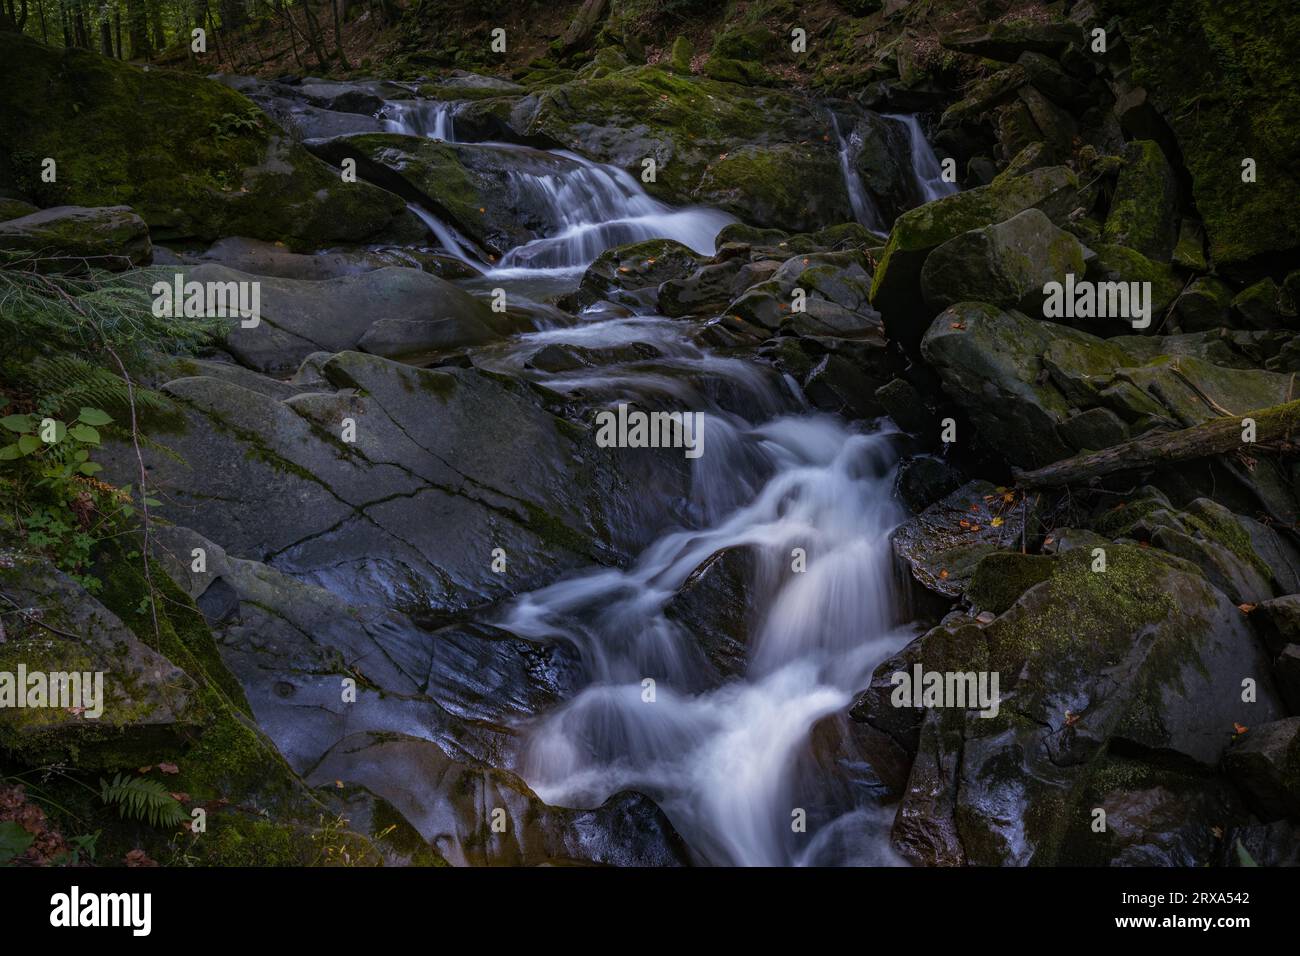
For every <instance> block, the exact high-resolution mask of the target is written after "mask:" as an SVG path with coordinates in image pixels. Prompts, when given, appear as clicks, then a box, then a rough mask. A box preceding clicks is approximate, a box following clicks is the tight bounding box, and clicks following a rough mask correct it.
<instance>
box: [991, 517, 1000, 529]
mask: <svg viewBox="0 0 1300 956" xmlns="http://www.w3.org/2000/svg"><path fill="white" fill-rule="evenodd" d="M989 524H991V525H992V526H993V527H995V528H1001V527H1002V519H1001V518H994V519H993V520H992V521H990V522H989Z"/></svg>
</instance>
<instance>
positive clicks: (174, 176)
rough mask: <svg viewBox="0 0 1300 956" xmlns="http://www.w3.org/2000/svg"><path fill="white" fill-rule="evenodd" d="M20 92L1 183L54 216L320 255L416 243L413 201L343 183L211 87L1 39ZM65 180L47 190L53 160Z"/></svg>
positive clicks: (1, 122)
mask: <svg viewBox="0 0 1300 956" xmlns="http://www.w3.org/2000/svg"><path fill="white" fill-rule="evenodd" d="M0 58H3V59H4V61H5V62H6V63H8V64H9V65H10V70H9V72H10V73H12V75H13V78H14V81H13V83H12V84H11V85H10V87H9V90H8V92H7V96H6V99H7V104H8V105H7V107H6V109H5V110H4V112H3V114H0V186H3V187H7V188H15V189H17V190H18V191H20V192H21V193H23V194H26V195H28V196H29V197H31V198H32V199H34V200H35V201H37V202H38V203H39V204H40V205H42V206H57V205H68V204H74V205H82V206H115V205H129V206H131V207H132V208H133V209H134V210H135V212H136V213H137V214H138V215H139V216H140V217H141V218H143V219H144V221H145V222H147V223H148V224H149V228H150V231H151V233H152V235H153V238H154V240H155V241H165V240H172V239H183V238H196V239H217V238H220V237H222V236H229V235H242V236H251V237H253V238H258V239H271V240H279V241H284V242H286V243H288V244H290V245H292V246H295V247H303V248H315V247H320V246H324V245H329V244H333V243H341V242H366V241H370V240H373V239H378V238H380V237H383V236H386V235H389V236H398V237H400V236H404V235H409V234H410V232H409V220H408V219H407V214H406V211H405V209H404V208H403V203H402V201H401V200H400V199H399V198H398V197H396V196H393V195H391V194H389V193H386V192H384V191H382V190H379V189H376V188H374V187H372V186H369V185H367V184H364V183H344V182H343V181H342V178H341V177H340V175H339V174H338V173H337V172H335V171H333V170H331V169H329V168H328V167H327V166H325V165H324V164H323V163H321V162H319V161H318V160H316V159H315V158H313V157H312V156H311V155H309V154H308V153H307V152H306V151H305V150H304V149H303V148H302V147H301V146H300V145H298V144H297V143H295V142H293V141H292V140H291V139H289V137H288V136H287V135H285V134H283V133H281V132H280V131H279V130H278V129H275V128H273V126H272V124H271V123H270V121H269V120H268V119H267V118H266V117H265V116H264V115H263V114H262V112H261V111H260V110H259V109H258V108H257V107H256V106H254V105H253V104H252V103H251V102H250V101H249V100H247V99H245V98H244V97H243V96H242V95H240V94H239V93H236V92H235V91H234V90H231V89H229V88H228V87H226V86H223V85H222V84H220V83H216V82H213V81H210V80H205V79H201V78H198V77H194V76H192V75H190V74H186V73H179V72H172V71H169V70H159V69H151V70H150V71H149V72H148V73H145V72H144V71H143V70H140V69H138V68H136V67H133V66H129V65H127V64H124V63H121V62H119V61H117V60H112V59H109V58H107V57H103V56H100V55H99V54H96V53H92V52H89V51H86V50H79V49H67V50H57V49H54V48H52V47H47V46H44V45H42V44H40V43H37V42H36V41H34V40H29V39H26V38H24V37H21V36H19V35H18V34H15V33H11V32H0ZM47 157H48V158H50V159H53V160H54V161H55V164H56V171H57V179H56V180H55V181H54V182H44V181H43V178H42V164H43V162H44V160H45V159H46V158H47Z"/></svg>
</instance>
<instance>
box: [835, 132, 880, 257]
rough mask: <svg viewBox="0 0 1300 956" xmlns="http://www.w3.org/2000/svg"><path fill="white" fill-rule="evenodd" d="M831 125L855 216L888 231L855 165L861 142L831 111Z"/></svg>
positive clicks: (875, 227) (845, 185) (872, 229)
mask: <svg viewBox="0 0 1300 956" xmlns="http://www.w3.org/2000/svg"><path fill="white" fill-rule="evenodd" d="M831 126H832V128H834V130H835V138H836V139H837V140H839V144H840V173H841V175H843V177H844V187H845V189H847V190H848V193H849V205H850V206H851V207H852V208H853V218H854V219H856V220H857V221H858V222H859V223H860V224H861V225H863V226H866V227H867V228H868V229H870V230H871V231H872V232H876V233H881V234H884V233H888V232H889V226H888V225H887V224H886V223H885V218H884V216H882V215H881V214H880V209H879V207H877V206H876V201H875V200H874V199H872V198H871V193H870V192H868V191H867V186H866V184H865V183H864V182H863V181H862V175H861V174H860V173H859V172H858V171H857V169H856V168H855V167H854V165H853V158H854V157H855V156H856V155H857V152H858V150H859V148H861V145H862V144H861V143H857V142H855V141H854V134H852V133H850V134H849V135H848V136H845V135H844V131H843V130H842V129H840V118H839V117H838V116H836V115H835V112H834V111H833V110H832V111H831Z"/></svg>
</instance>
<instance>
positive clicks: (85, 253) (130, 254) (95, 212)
mask: <svg viewBox="0 0 1300 956" xmlns="http://www.w3.org/2000/svg"><path fill="white" fill-rule="evenodd" d="M0 249H3V250H5V251H6V252H16V253H22V254H24V255H32V256H40V257H41V258H54V259H60V260H64V262H63V263H62V267H64V268H67V269H70V270H71V269H75V268H77V267H82V266H86V265H89V266H94V267H97V268H100V269H110V270H112V271H114V272H120V271H122V270H124V269H131V268H136V267H139V266H147V265H148V264H149V262H150V260H151V259H152V257H153V246H152V244H151V243H150V242H149V227H148V226H146V225H145V223H144V220H143V219H141V218H140V217H139V216H137V215H136V214H135V213H134V212H132V211H131V209H130V207H129V206H97V207H91V208H86V207H83V206H55V207H54V208H52V209H42V210H41V211H40V212H33V213H31V214H30V215H26V216H22V217H19V218H16V219H10V220H8V221H7V222H0ZM56 267H57V266H56Z"/></svg>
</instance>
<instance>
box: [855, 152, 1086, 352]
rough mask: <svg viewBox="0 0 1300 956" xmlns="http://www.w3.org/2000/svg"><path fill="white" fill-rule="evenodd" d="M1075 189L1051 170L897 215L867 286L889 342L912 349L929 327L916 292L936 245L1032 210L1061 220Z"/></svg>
mask: <svg viewBox="0 0 1300 956" xmlns="http://www.w3.org/2000/svg"><path fill="white" fill-rule="evenodd" d="M1077 188H1078V180H1077V179H1076V178H1075V175H1074V173H1072V172H1071V171H1070V170H1068V169H1066V168H1065V167H1064V166H1049V167H1046V168H1043V169H1035V170H1032V171H1030V172H1028V173H1026V174H1024V175H1023V176H1010V177H1008V176H999V177H998V178H997V179H995V180H994V181H993V182H992V183H990V184H989V185H987V186H979V187H977V188H975V189H971V190H967V191H966V192H960V193H954V194H953V195H951V196H945V197H944V198H943V199H939V200H936V201H935V202H931V203H926V204H925V205H924V206H918V207H917V208H916V209H913V210H910V211H909V212H906V213H904V214H903V215H902V216H900V217H899V218H898V220H897V221H896V222H895V223H894V228H893V231H892V232H891V233H890V234H889V242H888V244H887V245H886V246H885V252H884V255H883V256H882V257H881V259H880V263H879V265H878V266H877V267H876V272H875V276H874V279H873V282H872V286H871V304H872V305H873V306H875V308H876V309H877V310H878V311H879V312H880V313H881V314H882V315H883V316H884V317H885V328H886V330H887V331H888V332H889V336H890V338H891V339H893V340H894V341H896V342H899V343H900V344H902V345H903V346H904V347H905V348H908V349H909V350H910V349H915V348H916V346H917V345H918V343H919V342H920V340H921V336H922V335H924V334H925V330H926V329H927V328H928V327H929V325H930V319H931V317H932V316H933V311H931V310H929V309H927V308H925V307H924V303H923V299H922V296H921V294H920V292H921V288H920V280H921V267H922V265H923V264H924V262H925V258H926V256H928V255H929V254H930V252H931V251H932V250H933V249H934V248H935V247H936V246H939V245H942V244H943V243H945V242H947V241H948V240H949V239H953V238H955V237H957V236H959V235H961V234H962V233H963V232H967V231H969V230H971V229H980V228H983V227H984V226H987V225H990V224H992V223H998V222H1002V221H1004V220H1006V219H1010V218H1011V217H1012V216H1014V215H1016V214H1017V213H1020V212H1023V211H1024V210H1026V209H1030V208H1038V209H1041V210H1043V211H1044V212H1046V213H1047V214H1048V217H1049V218H1053V217H1054V216H1058V215H1060V216H1063V215H1065V214H1066V213H1068V212H1069V211H1070V210H1071V209H1073V208H1074V201H1075V194H1076V191H1077ZM1067 207H1068V208H1067Z"/></svg>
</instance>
